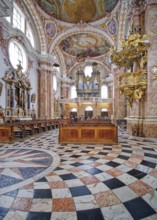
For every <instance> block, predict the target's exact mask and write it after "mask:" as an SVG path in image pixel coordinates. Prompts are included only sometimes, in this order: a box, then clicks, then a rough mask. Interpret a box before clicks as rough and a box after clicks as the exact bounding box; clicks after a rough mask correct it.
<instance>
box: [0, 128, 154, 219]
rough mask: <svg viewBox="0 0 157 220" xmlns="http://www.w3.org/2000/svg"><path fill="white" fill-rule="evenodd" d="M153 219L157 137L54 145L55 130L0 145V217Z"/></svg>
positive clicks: (56, 143)
mask: <svg viewBox="0 0 157 220" xmlns="http://www.w3.org/2000/svg"><path fill="white" fill-rule="evenodd" d="M1 219H5V220H23V219H26V220H104V219H105V220H132V219H145V220H146V219H147V220H157V139H153V138H140V137H133V136H128V135H127V134H126V133H125V132H123V131H120V130H119V144H118V145H102V144H97V145H96V144H92V145H91V144H81V145H80V144H58V130H57V129H56V130H52V131H48V132H46V133H42V134H40V135H36V136H30V137H29V138H27V139H25V140H23V141H21V140H18V141H16V142H15V143H14V144H0V220H1Z"/></svg>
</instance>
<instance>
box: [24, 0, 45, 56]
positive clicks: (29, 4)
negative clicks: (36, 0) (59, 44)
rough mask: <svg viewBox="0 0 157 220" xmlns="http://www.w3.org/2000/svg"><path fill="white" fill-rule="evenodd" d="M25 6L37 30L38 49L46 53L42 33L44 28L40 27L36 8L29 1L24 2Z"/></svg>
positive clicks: (40, 23) (43, 33) (43, 34)
mask: <svg viewBox="0 0 157 220" xmlns="http://www.w3.org/2000/svg"><path fill="white" fill-rule="evenodd" d="M24 3H25V5H26V6H27V8H28V10H29V11H30V14H31V16H32V18H33V20H34V23H35V25H36V27H37V30H38V35H39V39H40V47H41V53H47V42H46V36H45V32H44V28H43V26H42V22H41V20H40V17H39V15H38V13H37V11H36V8H35V6H34V4H32V1H30V0H24Z"/></svg>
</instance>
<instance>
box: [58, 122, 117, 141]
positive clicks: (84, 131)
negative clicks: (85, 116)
mask: <svg viewBox="0 0 157 220" xmlns="http://www.w3.org/2000/svg"><path fill="white" fill-rule="evenodd" d="M59 143H103V144H117V143H118V131H117V126H114V125H107V126H102V125H97V126H96V125H94V126H92V125H91V126H87V125H83V126H81V125H74V126H71V125H68V126H65V127H60V128H59Z"/></svg>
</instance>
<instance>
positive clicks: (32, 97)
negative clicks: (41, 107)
mask: <svg viewBox="0 0 157 220" xmlns="http://www.w3.org/2000/svg"><path fill="white" fill-rule="evenodd" d="M35 99H36V94H35V93H33V94H32V95H31V103H35Z"/></svg>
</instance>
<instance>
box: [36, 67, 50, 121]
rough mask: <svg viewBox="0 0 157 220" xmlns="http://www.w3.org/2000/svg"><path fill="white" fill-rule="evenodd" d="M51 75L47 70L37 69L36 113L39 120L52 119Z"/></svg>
mask: <svg viewBox="0 0 157 220" xmlns="http://www.w3.org/2000/svg"><path fill="white" fill-rule="evenodd" d="M52 77H53V74H52V72H51V71H48V70H47V69H44V68H42V69H39V78H38V112H39V118H42V119H45V117H47V118H52V116H53V85H52Z"/></svg>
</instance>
